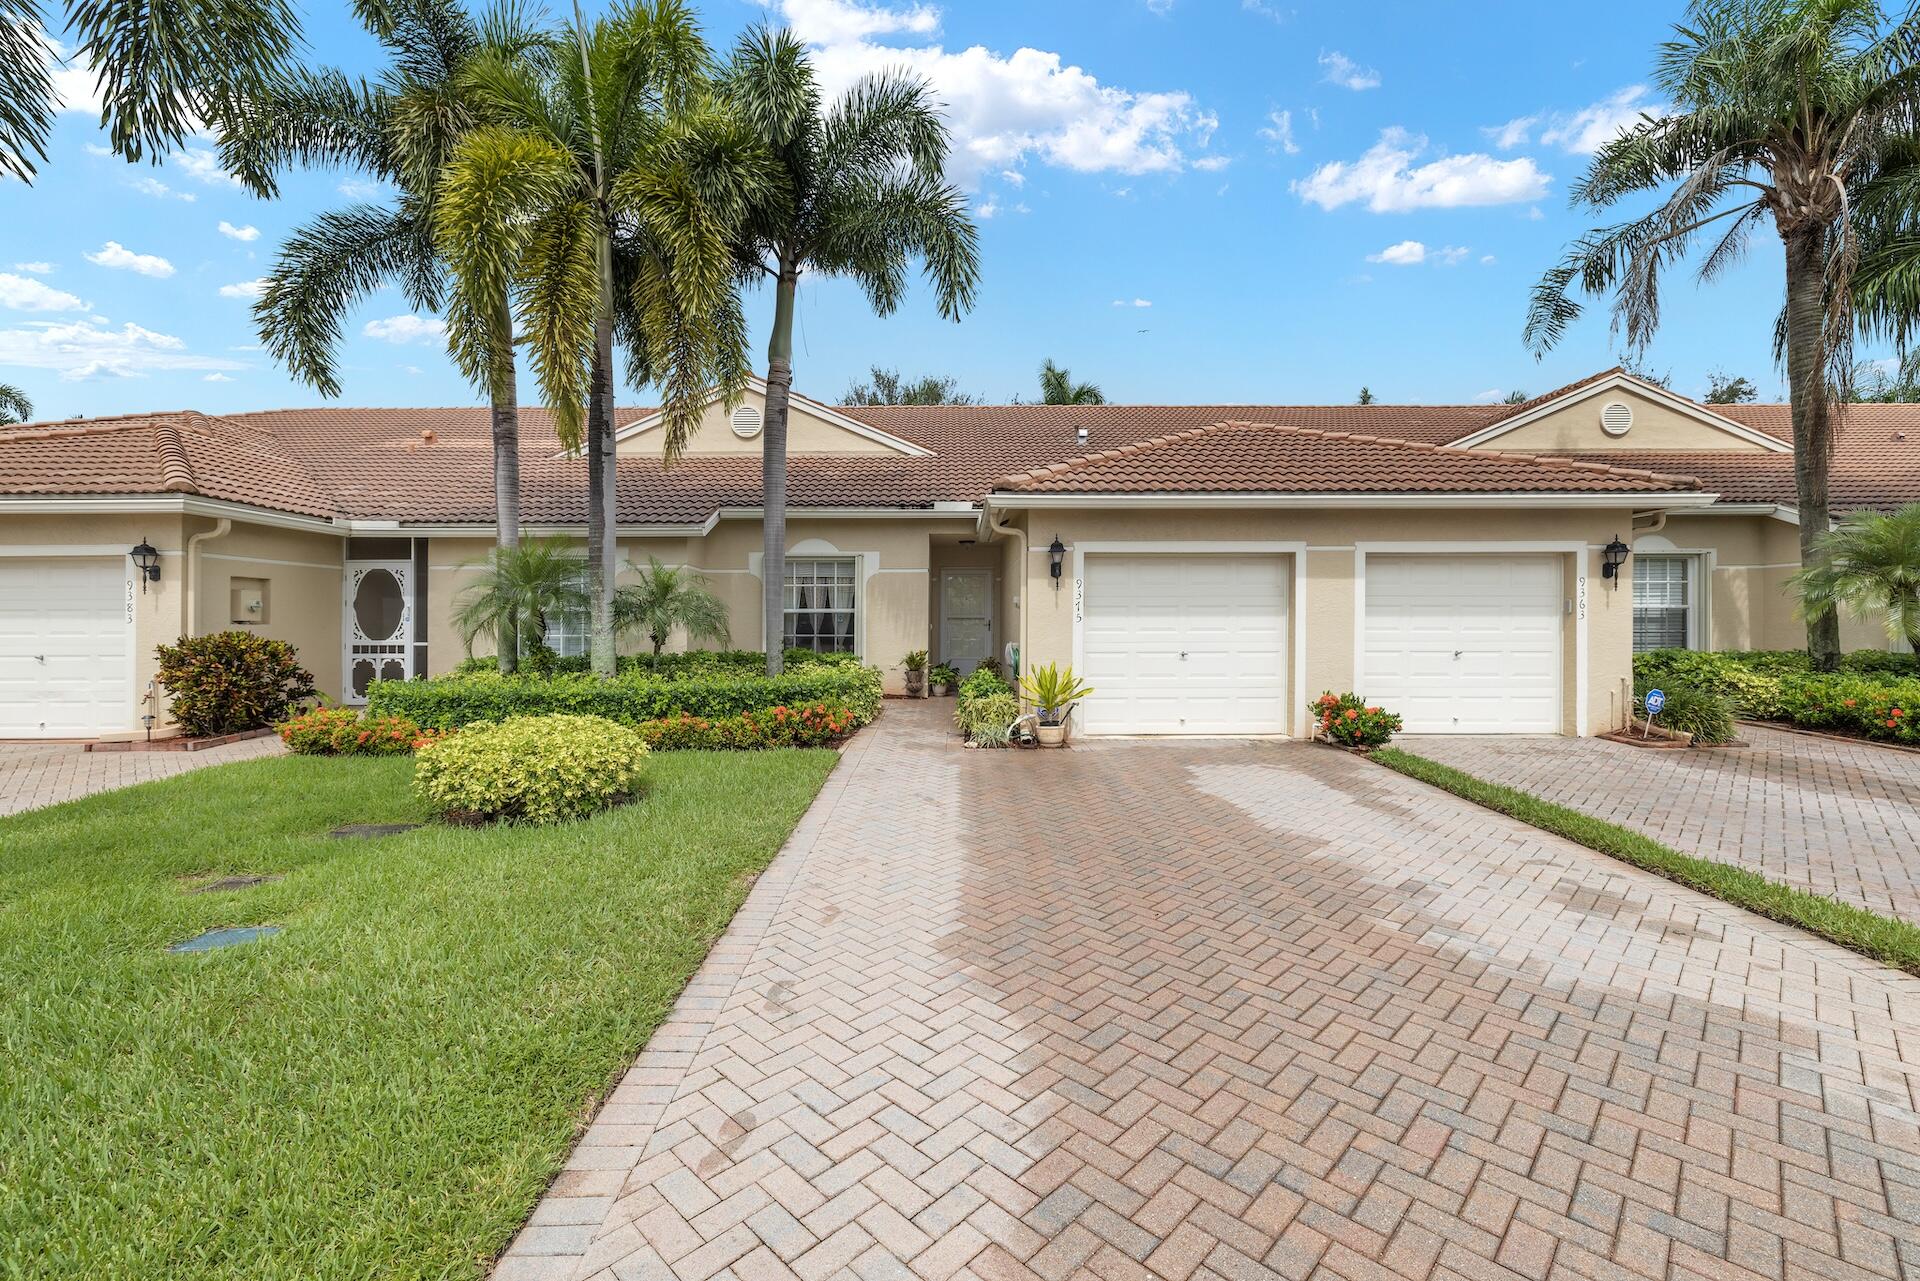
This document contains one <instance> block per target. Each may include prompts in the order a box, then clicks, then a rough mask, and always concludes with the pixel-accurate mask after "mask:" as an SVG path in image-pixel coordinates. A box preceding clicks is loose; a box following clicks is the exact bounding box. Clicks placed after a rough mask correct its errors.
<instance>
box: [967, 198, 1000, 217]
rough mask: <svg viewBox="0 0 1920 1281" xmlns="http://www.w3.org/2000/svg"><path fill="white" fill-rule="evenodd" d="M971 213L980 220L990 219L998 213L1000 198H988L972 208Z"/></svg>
mask: <svg viewBox="0 0 1920 1281" xmlns="http://www.w3.org/2000/svg"><path fill="white" fill-rule="evenodd" d="M973 212H974V213H975V214H977V215H978V216H980V217H982V218H992V217H994V216H995V215H996V214H998V213H999V212H1000V197H998V196H988V197H987V198H986V199H985V200H983V201H981V202H980V203H979V204H977V205H975V206H974V207H973Z"/></svg>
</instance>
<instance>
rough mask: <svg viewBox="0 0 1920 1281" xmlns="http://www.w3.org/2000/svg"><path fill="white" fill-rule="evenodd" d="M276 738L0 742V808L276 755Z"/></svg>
mask: <svg viewBox="0 0 1920 1281" xmlns="http://www.w3.org/2000/svg"><path fill="white" fill-rule="evenodd" d="M285 750H286V749H285V748H284V747H282V746H281V745H280V740H279V739H277V738H255V739H249V740H247V741H246V742H244V743H229V744H227V745H226V746H225V747H210V748H208V749H207V750H206V751H204V752H89V751H86V750H85V749H84V748H83V747H82V746H81V745H80V744H79V743H18V742H15V743H0V814H17V813H19V812H20V811H21V810H30V809H37V808H39V807H40V806H42V805H55V804H58V803H59V802H61V801H71V800H73V799H75V798H76V797H81V796H90V795H92V794H93V793H95V792H105V791H108V790H110V789H112V788H116V787H126V786H128V785H129V784H132V783H144V782H146V781H147V780H148V779H153V778H171V777H172V776H173V775H175V774H184V773H186V772H187V771H188V770H191V769H199V768H200V767H201V766H203V765H224V764H225V763H226V762H228V761H246V760H252V759H253V758H254V757H256V756H278V755H279V754H280V753H281V752H283V751H285Z"/></svg>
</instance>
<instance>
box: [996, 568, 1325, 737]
mask: <svg viewBox="0 0 1920 1281" xmlns="http://www.w3.org/2000/svg"><path fill="white" fill-rule="evenodd" d="M1035 550H1037V551H1045V550H1046V549H1045V548H1044V547H1041V548H1036V549H1035ZM1067 550H1068V553H1069V554H1070V555H1071V557H1072V566H1073V568H1072V574H1073V582H1072V583H1071V584H1070V585H1069V587H1070V589H1071V590H1072V592H1073V669H1074V671H1076V672H1081V671H1085V670H1086V636H1085V633H1086V607H1085V606H1086V592H1087V561H1086V558H1087V557H1088V556H1090V555H1091V556H1098V555H1120V556H1291V557H1293V565H1292V568H1291V570H1290V572H1289V574H1288V577H1289V578H1290V579H1291V580H1292V582H1291V584H1290V586H1291V588H1292V599H1291V600H1289V601H1288V603H1287V608H1288V609H1289V610H1290V611H1292V614H1293V619H1292V623H1293V637H1292V645H1291V648H1292V649H1293V662H1292V664H1291V666H1292V668H1293V672H1292V677H1291V679H1290V680H1289V681H1288V684H1289V685H1290V686H1292V688H1291V689H1290V690H1289V691H1288V693H1289V695H1290V697H1289V698H1288V703H1289V706H1288V708H1287V713H1286V715H1285V716H1284V717H1282V718H1281V721H1280V723H1281V724H1282V725H1283V726H1285V727H1286V732H1287V733H1288V734H1289V735H1291V736H1292V737H1294V738H1305V737H1307V736H1308V730H1307V692H1306V691H1307V544H1306V543H1305V541H1304V540H1303V541H1299V542H1248V543H1234V542H1193V543H1182V542H1162V541H1153V542H1127V541H1117V542H1116V541H1107V540H1100V541H1096V542H1085V543H1079V542H1077V543H1073V544H1071V545H1070V546H1069V547H1068V549H1067ZM1031 662H1032V659H1031V658H1030V657H1029V656H1028V655H1026V654H1022V655H1020V663H1021V667H1022V669H1023V670H1024V669H1026V667H1027V665H1028V664H1030V663H1031Z"/></svg>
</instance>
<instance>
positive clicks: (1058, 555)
mask: <svg viewBox="0 0 1920 1281" xmlns="http://www.w3.org/2000/svg"><path fill="white" fill-rule="evenodd" d="M1066 559H1067V545H1066V544H1065V543H1063V542H1061V541H1060V535H1058V534H1055V535H1054V536H1053V546H1051V547H1049V548H1047V563H1048V565H1049V566H1050V567H1051V569H1052V571H1053V590H1055V591H1059V590H1060V566H1061V565H1062V564H1064V563H1065V561H1066Z"/></svg>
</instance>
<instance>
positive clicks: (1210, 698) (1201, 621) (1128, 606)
mask: <svg viewBox="0 0 1920 1281" xmlns="http://www.w3.org/2000/svg"><path fill="white" fill-rule="evenodd" d="M1083 576H1084V578H1085V580H1086V582H1085V588H1084V591H1085V598H1084V601H1083V605H1082V614H1083V621H1082V623H1081V647H1080V650H1081V662H1082V664H1083V666H1084V667H1085V670H1084V671H1082V672H1080V673H1078V675H1079V676H1080V677H1081V678H1082V679H1083V680H1085V681H1086V682H1087V684H1089V685H1091V686H1093V687H1094V693H1093V695H1092V697H1090V698H1088V699H1087V700H1086V701H1085V702H1083V703H1082V704H1080V710H1079V712H1078V713H1077V716H1078V718H1079V721H1080V724H1081V726H1082V727H1083V728H1084V729H1085V730H1086V731H1087V732H1088V733H1089V734H1280V733H1284V732H1285V729H1286V722H1287V666H1288V663H1287V614H1288V604H1287V602H1288V586H1289V578H1288V562H1287V561H1286V560H1285V559H1284V558H1283V557H1280V556H1226V555H1197V556H1179V555H1138V556H1135V555H1111V554H1104V553H1102V554H1095V555H1089V556H1088V557H1087V558H1086V566H1085V569H1084V571H1083Z"/></svg>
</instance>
